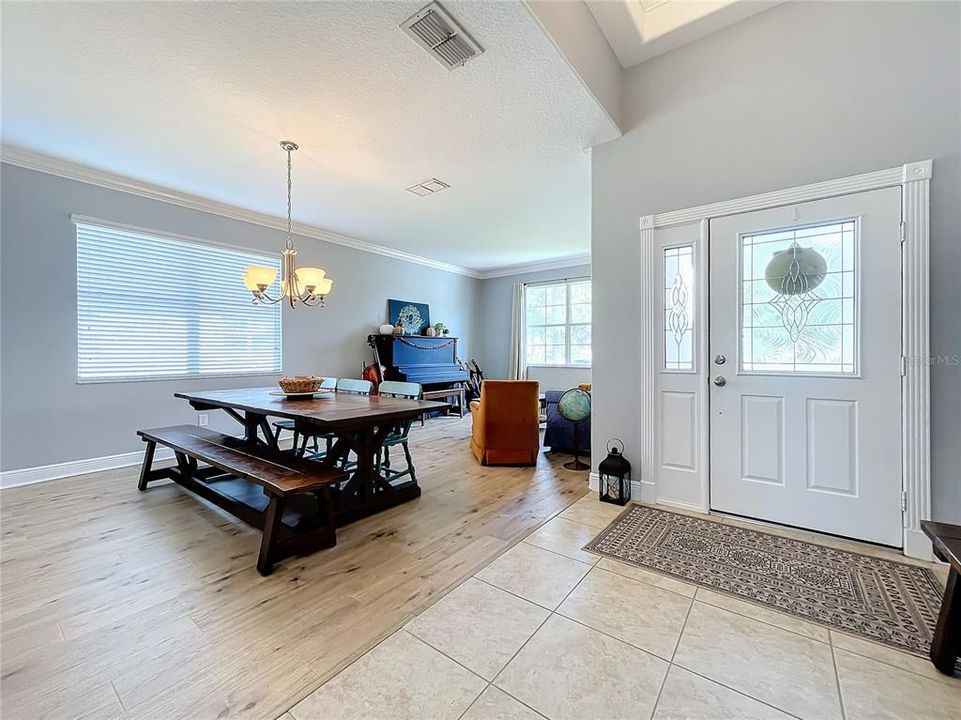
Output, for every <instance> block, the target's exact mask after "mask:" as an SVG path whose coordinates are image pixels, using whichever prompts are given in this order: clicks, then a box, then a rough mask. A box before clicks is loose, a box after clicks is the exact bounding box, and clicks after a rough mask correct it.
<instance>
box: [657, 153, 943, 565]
mask: <svg viewBox="0 0 961 720" xmlns="http://www.w3.org/2000/svg"><path fill="white" fill-rule="evenodd" d="M933 166H934V163H933V162H932V161H931V160H921V161H917V162H910V163H906V164H904V165H901V166H899V167H895V168H890V169H888V170H879V171H876V172H869V173H863V174H860V175H851V176H849V177H844V178H839V179H836V180H827V181H825V182H818V183H812V184H809V185H801V186H798V187H793V188H787V189H785V190H776V191H774V192H768V193H761V194H759V195H751V196H748V197H743V198H737V199H734V200H725V201H722V202H716V203H710V204H707V205H699V206H696V207H691V208H686V209H683V210H674V211H671V212H664V213H656V214H654V215H645V216H643V217H641V218H640V222H639V227H640V242H641V267H640V271H641V281H642V292H641V308H640V309H641V314H640V322H641V478H642V481H641V483H640V487H639V488H638V490H640V493H639V494H640V496H641V499H642V500H645V501H651V502H653V501H655V500H656V499H657V483H658V475H657V468H656V463H655V458H656V438H657V433H656V427H657V424H656V423H657V419H656V417H655V413H656V395H655V381H656V377H657V371H658V358H657V356H656V348H657V334H656V333H658V332H660V330H661V327H660V324H659V323H658V322H657V321H658V319H659V315H658V313H657V312H656V310H657V307H658V305H657V303H658V295H657V288H659V287H660V283H659V282H658V281H657V278H655V277H654V271H655V268H656V262H655V251H656V244H655V237H654V233H655V230H657V229H660V228H666V227H671V226H676V225H685V224H692V223H700V226H701V227H700V235H701V239H702V240H704V239H705V238H704V235H705V233H706V231H707V224H708V222H709V221H710V220H711V219H713V218H719V217H725V216H728V215H737V214H740V213H746V212H753V211H756V210H767V209H770V208H776V207H781V206H785V205H794V204H798V203H804V202H810V201H813V200H824V199H827V198H832V197H838V196H842V195H851V194H854V193H859V192H866V191H869V190H880V189H882V188H889V187H900V188H901V262H902V266H901V267H902V272H901V307H902V328H901V332H902V335H901V354H902V356H903V357H904V374H903V378H902V382H901V451H902V452H901V458H902V460H901V462H902V489H903V491H904V497H905V500H906V502H905V505H906V507H905V510H904V513H903V516H902V517H903V529H904V534H903V543H904V545H903V550H904V554H905V555H907V556H909V557H915V558H922V559H931V558H932V554H931V543H930V541H929V540H928V539H927V537H926V536H925V535H924V533H923V532H921V520H928V519H930V518H931V434H930V429H931V427H930V417H931V390H930V378H931V371H930V367H929V365H928V357H929V341H930V294H929V263H930V260H929V250H928V247H929V244H930V185H931V178H932V176H933ZM704 272H706V269H705V270H704ZM700 285H701V286H704V285H706V283H703V282H702V283H700ZM699 352H700V353H701V354H702V357H700V358H699V359H700V361H701V362H700V363H699V364H698V368H699V369H700V370H699V373H698V374H699V375H700V376H701V379H702V382H704V383H705V392H706V387H707V385H706V383H707V374H705V373H704V372H703V371H704V369H706V368H707V367H709V366H708V365H707V364H706V363H707V361H708V360H709V359H710V358H707V357H706V355H704V354H705V353H708V354H709V348H707V347H706V344H704V343H702V344H701V347H700V350H699ZM699 422H700V425H701V427H700V429H701V431H702V433H701V434H702V437H708V432H709V428H708V427H707V426H708V424H709V422H710V419H709V417H708V416H707V415H706V414H703V413H702V414H701V415H700V417H699ZM705 445H706V443H704V442H702V443H700V447H699V449H698V452H699V454H701V457H699V465H698V467H700V468H702V471H701V478H700V481H701V493H700V497H701V500H702V504H701V506H699V507H697V506H685V507H688V508H689V509H696V510H701V511H703V512H708V511H709V509H710V504H709V497H710V470H709V464H708V463H707V460H708V458H707V457H706V452H707V451H706V450H705V449H704V446H705Z"/></svg>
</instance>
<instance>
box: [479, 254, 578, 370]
mask: <svg viewBox="0 0 961 720" xmlns="http://www.w3.org/2000/svg"><path fill="white" fill-rule="evenodd" d="M590 275H591V266H590V265H577V266H575V267H568V268H561V269H559V270H543V271H541V272H533V273H524V274H521V275H506V276H505V277H499V278H489V279H487V280H481V281H480V293H479V298H480V308H481V313H480V317H479V319H478V331H477V348H478V350H477V353H478V354H477V362H478V363H479V364H480V366H481V369H482V370H483V371H484V377H487V378H492V379H493V378H506V377H507V367H508V365H509V361H510V343H511V312H512V309H511V305H512V303H513V298H514V283H518V282H524V283H526V282H542V281H544V280H560V279H562V278H578V277H590Z"/></svg>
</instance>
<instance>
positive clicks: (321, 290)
mask: <svg viewBox="0 0 961 720" xmlns="http://www.w3.org/2000/svg"><path fill="white" fill-rule="evenodd" d="M333 286H334V281H333V280H331V279H330V278H324V279H323V280H321V281H320V282H319V283H317V287H316V288H314V295H327V294H328V293H330V289H331V288H332V287H333Z"/></svg>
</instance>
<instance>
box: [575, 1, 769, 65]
mask: <svg viewBox="0 0 961 720" xmlns="http://www.w3.org/2000/svg"><path fill="white" fill-rule="evenodd" d="M584 1H585V2H586V3H587V7H588V9H589V10H590V11H591V13H592V14H593V15H594V19H595V20H596V21H597V24H598V26H600V28H601V31H602V32H603V33H604V37H606V38H607V42H608V44H609V45H610V46H611V49H612V50H614V54H615V55H617V59H618V62H620V63H621V67H623V68H629V67H632V66H634V65H637V64H638V63H641V62H644V61H645V60H649V59H650V58H652V57H655V56H656V55H660V54H661V53H665V52H667V51H668V50H673V49H674V48H676V47H680V46H681V45H684V44H686V43H689V42H691V41H693V40H696V39H698V38H700V37H704V36H705V35H709V34H710V33H712V32H716V31H717V30H720V29H721V28H725V27H727V26H728V25H733V24H734V23H736V22H739V21H740V20H743V19H745V18H747V17H750V16H751V15H754V14H756V13H759V12H761V11H762V10H766V9H767V8H769V7H771V6H772V5H777V4H778V3H779V2H781V0H584Z"/></svg>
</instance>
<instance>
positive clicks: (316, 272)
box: [296, 267, 327, 295]
mask: <svg viewBox="0 0 961 720" xmlns="http://www.w3.org/2000/svg"><path fill="white" fill-rule="evenodd" d="M296 274H297V281H298V282H299V283H300V286H301V287H302V288H304V289H305V290H309V291H310V292H312V293H314V294H315V295H317V294H319V293H317V292H316V290H315V288H317V286H318V285H320V283H322V282H323V280H324V276H325V275H326V274H327V271H326V270H324V269H323V268H315V267H302V268H297V271H296Z"/></svg>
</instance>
